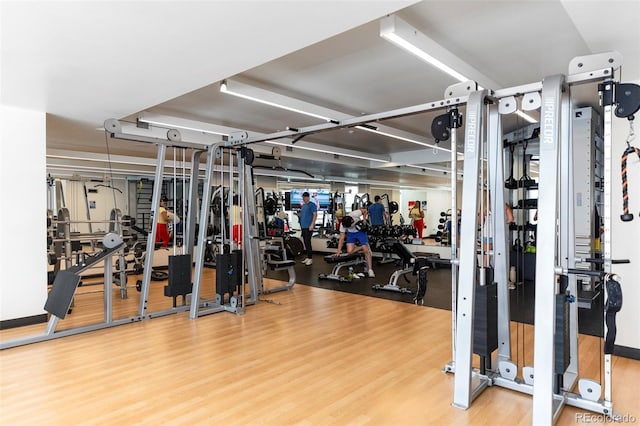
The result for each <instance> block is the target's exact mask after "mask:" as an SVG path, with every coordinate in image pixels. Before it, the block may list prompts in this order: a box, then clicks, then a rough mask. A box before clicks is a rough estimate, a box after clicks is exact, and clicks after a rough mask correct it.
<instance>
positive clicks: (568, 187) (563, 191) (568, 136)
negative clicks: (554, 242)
mask: <svg viewBox="0 0 640 426" xmlns="http://www.w3.org/2000/svg"><path fill="white" fill-rule="evenodd" d="M570 98H571V96H570V87H567V88H566V89H565V90H564V91H563V92H562V97H561V99H562V110H561V114H562V119H561V124H562V126H561V128H562V133H561V143H560V175H561V181H560V203H561V206H560V209H559V212H560V237H559V238H558V242H559V243H560V247H559V250H560V251H559V253H560V257H559V261H560V266H561V267H562V269H575V267H576V231H575V215H574V210H575V203H576V200H575V193H574V191H573V177H574V164H573V136H572V135H573V111H572V108H571V99H570ZM567 278H568V287H567V290H568V291H569V293H570V294H571V295H573V296H574V297H575V299H576V300H575V302H572V303H570V304H569V352H570V361H569V366H568V367H567V370H566V371H565V373H564V375H563V379H562V387H563V389H565V390H571V388H573V385H574V383H575V382H576V380H577V379H578V286H577V279H576V274H567Z"/></svg>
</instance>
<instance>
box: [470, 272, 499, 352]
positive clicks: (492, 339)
mask: <svg viewBox="0 0 640 426" xmlns="http://www.w3.org/2000/svg"><path fill="white" fill-rule="evenodd" d="M473 324H474V328H473V353H475V354H477V355H480V356H486V357H489V356H491V353H492V352H493V351H495V350H496V349H498V285H497V284H496V283H491V284H487V285H485V286H477V287H476V297H475V314H474V319H473Z"/></svg>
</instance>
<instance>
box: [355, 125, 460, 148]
mask: <svg viewBox="0 0 640 426" xmlns="http://www.w3.org/2000/svg"><path fill="white" fill-rule="evenodd" d="M355 127H356V129H360V130H364V131H367V132H371V133H375V134H378V135H381V136H386V137H389V138H393V139H398V140H401V141H405V142H410V143H415V144H417V145H422V146H426V147H428V148H434V149H440V150H442V151H446V152H451V150H450V149H448V148H442V147H440V146H437V145H433V144H430V143H426V142H420V141H417V140H415V139H410V138H405V137H403V136H399V135H394V134H393V133H387V132H383V131H380V130H378V129H376V128H375V127H373V126H355Z"/></svg>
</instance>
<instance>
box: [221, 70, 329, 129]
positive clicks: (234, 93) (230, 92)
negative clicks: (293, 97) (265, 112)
mask: <svg viewBox="0 0 640 426" xmlns="http://www.w3.org/2000/svg"><path fill="white" fill-rule="evenodd" d="M234 85H239V84H238V83H234ZM229 86H230V84H229V83H227V81H226V80H224V81H223V82H222V83H221V84H220V92H222V93H226V94H227V95H232V96H236V97H238V98H242V99H247V100H249V101H253V102H258V103H261V104H264V105H269V106H272V107H276V108H280V109H285V110H287V111H291V112H295V113H298V114H303V115H307V116H309V117H315V118H319V119H321V120H324V121H327V122H330V121H335V120H334V119H332V118H329V117H326V116H324V115H320V114H315V113H313V112H309V111H304V110H301V109H298V108H294V107H291V106H287V105H284V104H281V103H277V102H271V101H268V100H266V99H261V98H258V97H255V96H251V95H247V94H244V93H240V92H238V91H235V90H231V89H230V88H229ZM243 86H245V87H250V86H246V85H243ZM250 88H251V87H250ZM251 89H253V90H259V89H257V88H251ZM264 92H267V91H264ZM267 93H270V92H267ZM272 95H273V94H272Z"/></svg>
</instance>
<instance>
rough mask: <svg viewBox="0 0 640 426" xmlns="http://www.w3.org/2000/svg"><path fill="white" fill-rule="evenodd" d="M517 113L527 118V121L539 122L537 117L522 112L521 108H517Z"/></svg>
mask: <svg viewBox="0 0 640 426" xmlns="http://www.w3.org/2000/svg"><path fill="white" fill-rule="evenodd" d="M516 115H518V116H519V117H521V118H523V119H525V121H528V122H529V123H537V122H538V120H536V119H535V118H533V117H531V116H530V115H529V114H527V113H525V112H522V111H521V110H519V109H518V110H516Z"/></svg>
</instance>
